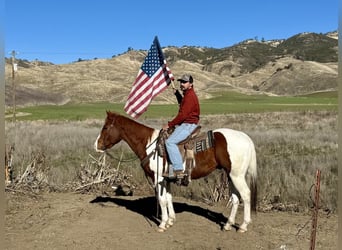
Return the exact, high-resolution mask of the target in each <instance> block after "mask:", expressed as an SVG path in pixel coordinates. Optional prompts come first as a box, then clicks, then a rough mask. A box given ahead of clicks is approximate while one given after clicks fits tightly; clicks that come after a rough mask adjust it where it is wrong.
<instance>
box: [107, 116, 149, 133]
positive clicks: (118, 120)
mask: <svg viewBox="0 0 342 250" xmlns="http://www.w3.org/2000/svg"><path fill="white" fill-rule="evenodd" d="M107 118H108V119H109V120H111V121H113V120H115V123H117V124H121V125H123V124H125V125H128V124H129V125H132V126H138V127H140V129H142V128H145V129H152V130H154V129H153V128H150V127H148V126H146V125H144V124H142V123H140V122H138V121H135V120H133V119H131V118H129V117H127V116H124V115H121V114H119V113H117V112H112V111H107Z"/></svg>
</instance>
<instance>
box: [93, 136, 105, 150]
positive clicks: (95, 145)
mask: <svg viewBox="0 0 342 250" xmlns="http://www.w3.org/2000/svg"><path fill="white" fill-rule="evenodd" d="M100 136H101V134H99V135H98V136H97V138H96V141H95V143H94V149H95V151H96V152H99V153H104V151H103V150H101V149H98V148H97V142H98V140H99V138H100Z"/></svg>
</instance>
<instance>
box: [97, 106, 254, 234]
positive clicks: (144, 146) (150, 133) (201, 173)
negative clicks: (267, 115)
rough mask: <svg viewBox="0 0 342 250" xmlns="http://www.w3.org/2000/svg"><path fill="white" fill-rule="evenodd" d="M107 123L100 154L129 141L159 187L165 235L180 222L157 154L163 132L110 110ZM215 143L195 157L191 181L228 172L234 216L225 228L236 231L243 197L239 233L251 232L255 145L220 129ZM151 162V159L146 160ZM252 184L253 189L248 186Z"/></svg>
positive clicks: (244, 136) (238, 134) (241, 135)
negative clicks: (216, 173)
mask: <svg viewBox="0 0 342 250" xmlns="http://www.w3.org/2000/svg"><path fill="white" fill-rule="evenodd" d="M106 112H107V117H106V119H105V123H104V125H103V127H102V129H101V131H100V134H99V135H98V137H97V139H96V140H95V143H94V148H95V150H96V151H97V152H102V153H104V152H106V150H107V149H110V148H111V147H113V146H114V145H115V144H117V143H119V142H120V141H122V140H123V141H125V142H126V143H127V144H128V145H129V147H130V148H131V150H132V151H133V152H134V153H135V154H136V156H137V157H138V159H139V160H140V162H141V167H142V168H143V170H144V172H145V175H146V176H147V177H148V178H151V180H152V183H153V184H154V187H155V188H156V190H157V191H156V193H157V197H158V198H157V200H158V202H159V206H160V209H161V222H160V224H159V226H158V231H159V232H164V231H166V230H167V228H169V227H170V226H172V225H174V222H175V220H176V215H175V211H174V208H173V201H172V194H171V193H170V191H169V190H167V189H166V188H165V185H164V184H163V183H164V181H165V177H163V170H162V167H160V166H161V165H162V164H161V162H162V157H161V156H156V157H151V158H149V156H151V155H153V154H154V150H155V148H156V142H157V140H158V136H159V134H160V130H158V129H154V128H151V127H148V126H146V125H144V124H141V123H139V122H137V121H135V120H132V119H131V118H128V117H126V116H124V115H120V114H118V113H115V112H111V111H106ZM213 135H214V140H215V143H214V145H213V148H212V150H208V152H205V151H204V152H200V153H199V154H197V155H195V163H196V164H195V168H194V169H193V170H192V171H191V179H192V180H195V179H199V178H201V177H205V176H207V175H209V174H210V173H211V172H213V171H214V170H215V169H224V170H225V171H226V173H227V176H228V178H229V180H230V181H231V184H233V185H232V186H233V188H231V193H232V194H231V197H230V200H229V201H230V202H231V204H232V208H231V213H230V215H229V218H228V220H227V222H226V223H225V225H224V226H223V229H224V230H226V231H229V230H232V228H236V227H237V226H236V225H235V217H236V214H237V210H238V206H239V203H240V198H241V199H242V201H243V206H244V217H243V222H242V224H241V225H240V226H239V227H238V230H237V231H238V232H241V233H244V232H246V231H247V226H248V224H249V223H250V222H251V209H252V211H253V212H256V205H257V163H256V152H255V147H254V143H253V141H252V140H251V138H250V137H249V136H248V135H247V134H245V133H244V132H241V131H237V130H233V129H229V128H218V129H214V130H213ZM146 159H148V160H146ZM247 180H248V182H249V186H250V187H249V186H248V184H247Z"/></svg>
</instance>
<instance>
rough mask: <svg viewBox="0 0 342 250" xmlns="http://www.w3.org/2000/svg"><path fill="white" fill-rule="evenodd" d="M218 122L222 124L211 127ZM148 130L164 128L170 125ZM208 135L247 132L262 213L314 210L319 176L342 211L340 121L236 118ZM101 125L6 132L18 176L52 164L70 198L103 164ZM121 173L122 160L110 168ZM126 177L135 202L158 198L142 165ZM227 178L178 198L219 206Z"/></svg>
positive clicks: (301, 116) (54, 177)
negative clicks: (340, 196)
mask: <svg viewBox="0 0 342 250" xmlns="http://www.w3.org/2000/svg"><path fill="white" fill-rule="evenodd" d="M213 120H215V123H213V122H212V121H213ZM142 122H143V123H145V124H147V125H149V126H152V127H155V128H159V127H160V126H161V124H162V123H163V121H160V120H152V119H151V120H145V121H142ZM201 123H202V127H203V129H204V130H207V129H214V128H218V127H229V128H233V129H237V130H242V131H244V132H246V133H247V134H249V135H250V137H251V138H252V140H253V141H254V143H255V146H256V150H257V161H258V196H259V204H260V205H261V206H264V205H269V204H273V205H274V206H273V207H276V206H277V204H284V207H285V209H286V207H288V208H291V209H293V210H295V211H298V210H306V209H308V208H310V206H312V202H311V200H310V188H311V186H312V185H313V184H314V183H315V172H316V170H317V169H320V170H321V172H322V174H321V208H322V209H327V210H330V211H335V210H336V209H337V182H338V175H337V167H338V165H337V113H336V112H297V113H262V114H232V115H226V116H223V115H222V116H215V117H213V116H206V117H202V120H201ZM102 125H103V124H102V120H101V121H98V120H92V121H86V122H67V123H65V122H55V123H49V122H38V121H36V122H18V123H17V124H16V126H15V128H14V125H13V124H12V123H7V124H6V143H8V144H13V143H14V144H15V152H14V162H13V171H14V177H15V178H16V179H17V180H18V179H19V178H20V176H22V175H23V173H24V171H25V170H26V168H27V166H28V165H29V164H30V162H32V159H34V158H35V157H36V156H37V155H38V154H43V155H44V156H45V158H44V162H43V163H42V164H43V166H41V167H40V168H41V169H42V168H43V169H45V170H46V176H47V178H48V183H49V185H50V187H51V188H52V189H53V190H64V189H66V188H67V187H71V186H72V185H70V183H72V182H75V181H77V180H78V177H79V174H80V172H81V171H82V170H84V166H85V165H86V163H87V160H88V159H89V154H92V155H94V156H95V157H98V156H99V155H97V154H96V153H95V152H94V150H93V143H94V141H95V139H96V137H97V135H98V133H99V131H100V129H101V127H102ZM111 152H112V154H115V155H117V156H118V157H120V154H121V152H124V155H123V158H124V159H128V158H132V157H134V155H133V154H132V152H131V151H130V150H128V149H127V146H126V144H120V145H118V146H116V147H115V150H111ZM110 161H111V163H110V164H112V165H113V166H117V164H118V163H117V162H116V161H115V160H110ZM121 169H122V171H126V172H127V174H128V175H129V176H132V177H133V179H134V180H135V183H138V187H137V188H136V190H134V192H135V194H137V193H139V194H143V193H144V192H145V194H147V193H149V194H151V192H152V189H151V188H149V187H148V184H147V181H146V179H145V177H144V174H143V171H142V169H141V168H140V166H139V162H138V161H132V162H123V163H122V164H121ZM220 181H221V172H220V171H217V172H216V173H215V174H212V175H210V176H209V177H208V178H204V179H201V180H198V181H193V182H192V183H191V184H190V185H189V187H187V188H184V187H175V188H174V190H173V191H174V193H175V195H178V196H185V197H188V198H192V199H204V200H209V201H216V200H218V195H220V192H219V189H220V188H222V186H220Z"/></svg>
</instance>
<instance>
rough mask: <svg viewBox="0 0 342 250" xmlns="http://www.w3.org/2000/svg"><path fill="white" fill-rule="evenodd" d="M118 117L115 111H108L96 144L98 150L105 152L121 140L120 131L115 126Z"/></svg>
mask: <svg viewBox="0 0 342 250" xmlns="http://www.w3.org/2000/svg"><path fill="white" fill-rule="evenodd" d="M116 117H117V115H116V114H115V113H112V112H110V111H107V118H106V120H105V124H104V125H103V127H102V130H101V132H100V134H99V136H98V137H97V139H96V141H95V144H94V147H95V150H96V151H97V152H104V151H105V150H106V149H109V148H111V147H113V146H114V145H115V144H117V143H118V142H120V141H121V139H122V138H121V136H120V131H119V130H118V128H117V127H116V126H115V120H116Z"/></svg>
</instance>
